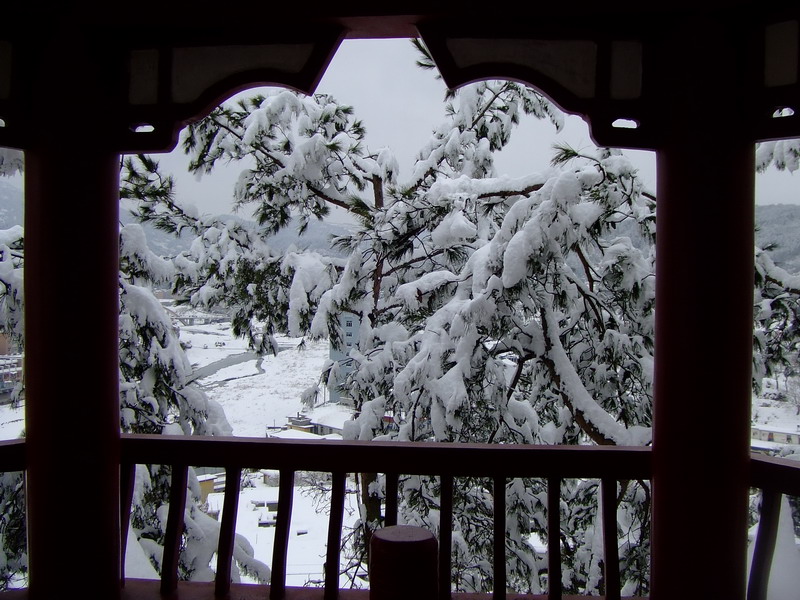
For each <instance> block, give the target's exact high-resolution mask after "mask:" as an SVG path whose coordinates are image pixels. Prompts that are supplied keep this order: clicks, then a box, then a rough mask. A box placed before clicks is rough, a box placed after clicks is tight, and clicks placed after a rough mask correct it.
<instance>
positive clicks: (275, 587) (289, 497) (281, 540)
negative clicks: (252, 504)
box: [269, 469, 294, 600]
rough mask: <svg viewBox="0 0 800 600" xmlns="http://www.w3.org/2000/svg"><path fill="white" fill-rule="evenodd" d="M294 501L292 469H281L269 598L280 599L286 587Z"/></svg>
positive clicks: (272, 599)
mask: <svg viewBox="0 0 800 600" xmlns="http://www.w3.org/2000/svg"><path fill="white" fill-rule="evenodd" d="M293 501H294V470H288V469H281V474H280V482H279V487H278V518H277V520H276V523H275V540H274V542H273V547H272V580H271V583H272V585H271V587H270V593H269V597H270V600H281V599H282V598H283V597H284V593H285V588H286V557H287V555H288V552H289V528H290V526H291V523H292V504H293Z"/></svg>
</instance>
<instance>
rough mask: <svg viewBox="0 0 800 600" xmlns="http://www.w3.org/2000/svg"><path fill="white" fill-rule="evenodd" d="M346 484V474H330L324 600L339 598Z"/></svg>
mask: <svg viewBox="0 0 800 600" xmlns="http://www.w3.org/2000/svg"><path fill="white" fill-rule="evenodd" d="M346 484H347V473H339V472H336V473H333V474H332V481H331V515H330V518H329V519H328V549H327V554H326V556H325V596H324V597H325V600H336V599H337V598H338V597H339V562H340V555H341V547H342V523H343V522H344V501H345V491H346V489H345V488H346Z"/></svg>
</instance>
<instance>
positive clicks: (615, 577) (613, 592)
mask: <svg viewBox="0 0 800 600" xmlns="http://www.w3.org/2000/svg"><path fill="white" fill-rule="evenodd" d="M600 494H601V498H602V505H603V514H602V519H603V562H604V564H605V582H606V600H619V598H620V584H619V541H618V539H617V480H616V479H608V478H604V479H602V480H601V482H600Z"/></svg>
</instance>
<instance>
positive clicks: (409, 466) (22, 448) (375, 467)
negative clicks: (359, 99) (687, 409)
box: [0, 434, 800, 600]
mask: <svg viewBox="0 0 800 600" xmlns="http://www.w3.org/2000/svg"><path fill="white" fill-rule="evenodd" d="M398 452H402V454H403V461H402V464H399V462H398V461H397V458H398ZM121 463H122V465H123V466H124V467H125V468H126V469H127V476H126V475H125V473H126V470H125V469H123V477H122V480H123V489H122V492H123V493H122V498H123V502H124V503H125V504H126V506H123V507H122V514H121V517H122V519H123V520H125V519H126V518H127V516H128V515H129V514H130V513H129V511H130V496H131V494H130V492H131V491H132V485H133V479H132V477H133V468H134V465H137V464H166V465H172V466H173V467H174V468H175V472H174V473H173V477H174V479H175V481H174V482H173V487H176V488H179V489H178V490H174V492H175V493H177V494H180V493H181V492H182V493H183V494H185V477H186V470H187V469H188V466H189V465H192V466H214V467H220V468H223V469H225V470H226V471H228V472H229V473H238V472H239V471H238V470H239V469H244V468H256V469H272V470H277V471H280V472H281V475H282V476H281V488H282V490H283V493H284V495H285V494H288V493H289V490H288V488H289V487H290V486H291V485H293V483H292V482H293V479H294V477H293V474H294V473H295V472H298V471H320V472H328V473H332V474H333V475H334V478H335V479H336V480H337V481H339V485H338V487H340V488H341V490H340V492H342V493H343V490H344V479H343V478H344V474H345V473H356V472H360V473H386V475H387V493H388V492H389V491H390V490H395V493H396V490H397V477H398V474H409V475H434V476H441V477H442V482H443V487H442V490H443V492H445V491H447V490H450V491H449V492H447V493H446V494H444V495H443V498H442V511H443V514H451V512H450V511H451V510H452V489H451V488H452V480H453V477H469V476H475V477H488V478H490V479H493V480H494V482H495V484H494V485H495V488H496V489H495V496H496V498H495V501H497V502H500V501H501V500H503V495H502V493H500V491H499V490H500V489H501V488H498V487H497V486H498V484H501V483H502V482H503V481H505V480H507V479H511V478H515V477H531V478H542V479H546V480H547V485H548V494H549V495H553V501H555V498H556V496H555V494H557V490H558V486H559V485H560V482H561V481H563V480H564V479H571V478H586V479H598V480H601V481H602V486H601V488H602V493H603V494H604V495H605V496H606V498H605V502H604V503H603V504H609V505H612V506H613V504H614V502H613V497H614V494H615V489H616V481H619V480H630V479H633V480H635V479H639V480H648V479H651V477H652V471H651V448H650V447H619V446H545V445H527V444H520V445H512V444H507V445H501V444H476V443H469V444H460V443H441V442H394V441H344V440H343V441H338V440H336V441H334V440H319V441H317V440H291V439H289V440H287V439H265V438H234V437H200V436H197V437H192V436H165V435H142V434H122V436H121ZM25 468H26V444H25V440H24V439H17V440H10V441H0V472H11V471H24V470H25ZM749 477H750V485H751V486H753V487H757V488H760V489H762V490H763V491H764V499H763V506H762V515H761V526H760V528H759V536H758V539H757V541H756V548H755V557H754V560H753V568H752V571H751V576H750V588H749V590H748V599H750V600H756V599H760V598H764V597H765V593H766V586H767V582H768V580H769V568H770V562H771V556H772V553H773V549H774V545H775V533H776V529H777V519H778V512H779V510H778V507H779V502H780V497H781V495H782V494H787V495H793V496H800V461H795V460H791V459H786V458H778V457H772V456H764V455H761V454H757V453H751V461H750V476H749ZM337 478H338V479H337ZM238 479H239V478H238V477H234V478H233V479H232V483H231V485H230V486H227V492H228V493H226V496H227V495H229V494H230V495H232V497H231V499H230V502H235V501H236V498H238V487H237V486H234V485H233V481H238ZM175 482H178V483H177V484H176V483H175ZM126 486H127V487H126ZM128 488H131V489H128ZM180 488H183V489H182V490H181V489H180ZM284 488H286V489H284ZM498 494H499V495H498ZM339 495H342V494H339ZM445 496H449V498H447V499H446V498H445ZM183 500H184V499H182V498H181V499H179V498H177V496H176V498H173V499H172V500H171V502H170V504H174V505H175V506H171V507H170V513H175V514H174V515H171V518H172V519H173V520H175V519H178V518H179V516H180V515H182V514H183V508H182V505H183ZM226 501H228V499H227V498H226ZM290 504H291V502H290V501H289V505H290ZM386 508H387V525H388V524H391V522H396V519H397V515H396V510H397V508H396V501H392V500H387V506H386ZM229 512H231V513H232V514H230V515H229V516H228V519H229V522H227V523H224V524H223V529H224V530H225V533H224V534H223V535H221V538H220V540H221V541H220V544H221V545H220V555H221V556H225V560H226V561H230V559H231V549H232V536H233V531H234V527H235V522H234V521H235V511H229ZM290 512H291V507H289V513H290ZM391 513H394V514H391ZM283 518H284V520H286V519H288V518H290V515H289V514H284V515H283ZM553 519H554V520H553V521H552V522H551V523H550V526H551V527H557V526H558V517H557V513H554V515H553ZM603 519H604V520H605V521H607V522H606V523H605V524H604V526H605V527H608V528H610V527H612V526H613V521H614V519H615V516H614V511H613V509H611V512H609V513H608V514H604V515H603ZM334 521H335V520H334ZM287 522H288V521H287ZM498 523H499V524H498ZM502 523H503V521H502V520H501V521H498V522H497V523H496V524H495V528H498V527H500V526H501V525H502ZM331 525H332V526H334V522H333V521H332V523H331ZM340 528H341V524H338V525H336V526H335V527H334V533H335V531H336V530H338V529H340ZM171 529H172V530H174V531H172V532H171V533H170V534H169V535H168V537H172V538H174V539H175V540H177V539H178V536H179V535H180V525H179V524H178V522H177V521H176V523H175V524H174V525H173V527H172V528H171ZM440 543H441V544H443V545H444V548H443V549H442V550H441V551H440V553H441V554H442V556H440V559H439V560H440V565H443V566H446V567H449V561H448V560H447V557H448V555H449V552H448V550H449V547H450V540H449V538H448V537H447V535H445V536H443V538H442V540H440ZM223 545H226V546H227V547H225V548H224V549H223ZM498 547H499V548H500V549H502V547H503V546H502V544H498ZM614 550H616V548H615V545H614V544H613V542H612V543H610V544H609V545H608V547H607V548H606V549H605V552H606V553H607V554H608V555H609V557H610V558H611V561H612V562H616V560H614V558H613V557H614V556H615V552H614ZM335 551H338V548H334V549H333V550H331V552H333V553H335ZM555 554H556V556H553V557H551V558H552V559H553V560H554V561H555V562H556V563H558V562H559V558H558V556H557V555H558V553H557V552H556V553H555ZM332 559H333V556H329V557H328V560H332ZM284 560H285V558H284ZM172 562H175V563H176V564H175V565H171V566H170V567H169V568H168V569H167V570H168V571H170V573H168V574H167V575H166V576H162V593H163V592H167V593H169V592H170V591H171V590H173V589H174V587H175V586H176V585H177V579H176V575H177V572H176V566H177V554H176V557H175V560H173V561H172ZM275 566H277V565H273V569H274V567H275ZM551 567H552V568H556V564H553V565H551ZM222 572H223V573H224V574H225V575H224V578H222V579H221V580H220V581H218V582H217V591H218V592H219V593H221V594H223V595H224V594H225V593H226V590H227V589H228V586H229V584H230V579H229V575H228V574H227V572H226V570H225V568H223V569H222ZM279 572H280V569H278V573H279ZM498 573H501V572H500V571H498ZM275 574H277V573H276V572H273V575H275ZM326 575H328V577H327V579H330V581H328V582H326V592H325V597H326V598H335V597H336V596H337V592H338V590H336V589H335V588H331V584H333V582H334V581H335V579H334V575H335V571H332V572H331V573H330V574H326ZM609 576H610V577H618V576H619V573H618V571H617V572H614V571H611V572H609V573H607V577H609ZM608 583H609V585H611V583H612V579H609V582H608ZM618 585H619V584H618V582H613V585H611V587H610V588H609V589H607V594H608V595H607V598H609V597H615V598H616V597H619V588H618ZM284 587H285V581H273V585H272V589H271V592H270V593H271V597H273V598H279V597H283V589H284ZM612 590H613V591H612ZM504 594H505V592H504V590H498V591H496V592H495V594H494V595H495V597H498V595H499V597H501V598H502V597H503V596H504ZM440 596H441V597H442V598H449V597H450V595H449V586H447V587H443V588H442V591H441V594H440ZM548 597H549V598H560V597H561V590H560V589H559V588H558V586H555V587H553V588H551V589H550V591H549V593H548Z"/></svg>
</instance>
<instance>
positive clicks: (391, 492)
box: [383, 473, 399, 527]
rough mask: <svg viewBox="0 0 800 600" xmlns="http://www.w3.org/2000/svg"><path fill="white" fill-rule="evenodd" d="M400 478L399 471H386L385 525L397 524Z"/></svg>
mask: <svg viewBox="0 0 800 600" xmlns="http://www.w3.org/2000/svg"><path fill="white" fill-rule="evenodd" d="M398 479H399V476H398V475H397V473H386V514H385V515H384V519H383V525H384V527H391V526H392V525H397V492H398V487H399V485H398V484H399V482H398Z"/></svg>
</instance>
